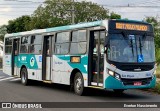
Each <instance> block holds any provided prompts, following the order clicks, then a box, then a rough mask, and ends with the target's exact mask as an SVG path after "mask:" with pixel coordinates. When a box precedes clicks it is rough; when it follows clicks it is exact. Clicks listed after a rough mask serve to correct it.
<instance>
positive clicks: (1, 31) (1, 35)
mask: <svg viewBox="0 0 160 111" xmlns="http://www.w3.org/2000/svg"><path fill="white" fill-rule="evenodd" d="M6 33H7V28H6V25H2V26H1V27H0V40H1V41H3V39H4V36H5V34H6Z"/></svg>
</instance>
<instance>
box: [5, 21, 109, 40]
mask: <svg viewBox="0 0 160 111" xmlns="http://www.w3.org/2000/svg"><path fill="white" fill-rule="evenodd" d="M105 21H106V20H101V21H94V22H86V23H79V24H74V25H66V26H59V27H52V28H46V29H37V30H32V31H26V32H18V33H12V34H6V35H5V37H14V36H23V35H29V34H38V33H49V32H54V31H61V30H70V29H76V28H85V27H93V26H102V25H103V22H105Z"/></svg>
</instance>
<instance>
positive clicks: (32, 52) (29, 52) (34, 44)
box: [29, 34, 43, 55]
mask: <svg viewBox="0 0 160 111" xmlns="http://www.w3.org/2000/svg"><path fill="white" fill-rule="evenodd" d="M37 35H39V36H41V42H40V43H39V44H34V43H31V41H32V37H33V36H34V37H35V38H36V36H37ZM30 37H31V40H30V45H29V54H35V55H42V45H43V44H42V43H43V34H33V35H30ZM32 45H34V46H35V45H40V47H41V52H40V53H35V52H32V53H31V46H32Z"/></svg>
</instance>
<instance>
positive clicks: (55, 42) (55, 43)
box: [54, 30, 71, 55]
mask: <svg viewBox="0 0 160 111" xmlns="http://www.w3.org/2000/svg"><path fill="white" fill-rule="evenodd" d="M63 32H68V33H69V40H68V42H62V43H57V34H59V33H63ZM70 42H71V31H70V30H67V31H61V32H56V33H55V41H54V54H55V55H67V54H69V52H70ZM64 43H68V52H67V53H61V48H60V53H57V52H56V45H57V44H60V46H61V44H64Z"/></svg>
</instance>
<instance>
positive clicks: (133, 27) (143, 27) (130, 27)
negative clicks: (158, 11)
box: [116, 23, 149, 31]
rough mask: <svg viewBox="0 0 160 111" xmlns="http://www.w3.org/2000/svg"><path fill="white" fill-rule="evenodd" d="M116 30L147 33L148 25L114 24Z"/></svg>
mask: <svg viewBox="0 0 160 111" xmlns="http://www.w3.org/2000/svg"><path fill="white" fill-rule="evenodd" d="M116 29H126V30H138V31H148V30H149V27H148V25H141V24H131V23H116Z"/></svg>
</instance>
